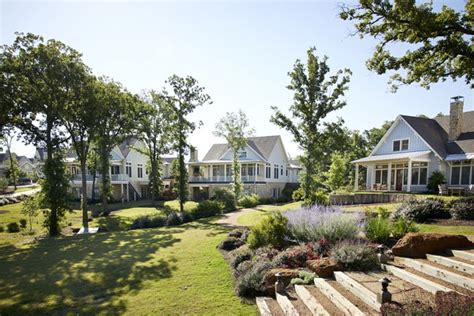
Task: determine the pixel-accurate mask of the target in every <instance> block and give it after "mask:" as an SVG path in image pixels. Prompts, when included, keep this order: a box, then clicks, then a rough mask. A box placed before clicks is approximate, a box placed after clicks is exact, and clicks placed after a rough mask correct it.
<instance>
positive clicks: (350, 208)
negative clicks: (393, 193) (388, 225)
mask: <svg viewBox="0 0 474 316" xmlns="http://www.w3.org/2000/svg"><path fill="white" fill-rule="evenodd" d="M400 205H402V203H383V204H367V205H345V206H342V209H344V211H346V212H365V211H366V210H367V209H370V210H372V211H374V212H378V210H379V208H385V209H387V211H389V212H394V211H395V210H396V209H397V208H398V207H399V206H400Z"/></svg>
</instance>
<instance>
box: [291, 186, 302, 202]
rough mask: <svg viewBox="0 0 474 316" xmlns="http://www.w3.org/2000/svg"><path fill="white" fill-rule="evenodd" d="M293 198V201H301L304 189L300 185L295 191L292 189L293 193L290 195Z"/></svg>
mask: <svg viewBox="0 0 474 316" xmlns="http://www.w3.org/2000/svg"><path fill="white" fill-rule="evenodd" d="M291 197H292V198H293V201H295V202H298V201H303V197H304V191H303V188H302V187H299V188H298V189H296V190H295V191H293V194H292V195H291Z"/></svg>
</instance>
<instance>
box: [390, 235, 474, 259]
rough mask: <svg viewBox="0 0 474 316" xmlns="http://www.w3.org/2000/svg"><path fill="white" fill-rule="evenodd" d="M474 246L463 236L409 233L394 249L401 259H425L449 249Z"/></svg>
mask: <svg viewBox="0 0 474 316" xmlns="http://www.w3.org/2000/svg"><path fill="white" fill-rule="evenodd" d="M473 245H474V244H473V243H472V242H471V241H469V239H467V237H466V236H463V235H444V234H429V233H408V234H406V235H405V236H404V237H403V238H402V239H400V240H399V241H398V242H397V243H396V244H395V246H393V247H392V253H393V255H395V256H399V257H408V258H425V257H426V254H427V253H437V252H444V251H446V250H448V249H459V248H467V247H472V246H473Z"/></svg>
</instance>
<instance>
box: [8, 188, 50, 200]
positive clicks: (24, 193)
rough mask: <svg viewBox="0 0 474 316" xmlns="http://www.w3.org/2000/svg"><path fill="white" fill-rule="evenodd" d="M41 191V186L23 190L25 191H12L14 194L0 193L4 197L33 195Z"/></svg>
mask: <svg viewBox="0 0 474 316" xmlns="http://www.w3.org/2000/svg"><path fill="white" fill-rule="evenodd" d="M39 191H41V188H38V189H32V190H29V191H23V192H15V193H12V194H4V195H0V198H3V197H17V196H19V195H33V194H35V193H37V192H39Z"/></svg>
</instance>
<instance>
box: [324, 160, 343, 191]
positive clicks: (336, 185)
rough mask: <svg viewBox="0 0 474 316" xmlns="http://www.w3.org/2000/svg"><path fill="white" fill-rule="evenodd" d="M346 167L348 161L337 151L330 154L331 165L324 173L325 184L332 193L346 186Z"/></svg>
mask: <svg viewBox="0 0 474 316" xmlns="http://www.w3.org/2000/svg"><path fill="white" fill-rule="evenodd" d="M347 166H348V159H347V157H346V156H345V155H344V154H341V153H339V152H337V151H336V152H333V153H332V155H331V164H330V166H329V170H328V171H327V173H326V174H327V175H326V176H327V180H326V184H327V185H328V186H329V188H330V189H331V190H332V191H336V190H338V189H340V188H341V187H343V186H344V185H345V184H347V178H346V176H347Z"/></svg>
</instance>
